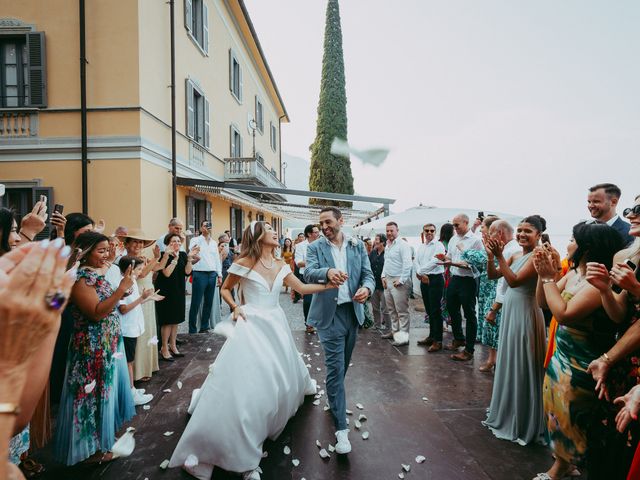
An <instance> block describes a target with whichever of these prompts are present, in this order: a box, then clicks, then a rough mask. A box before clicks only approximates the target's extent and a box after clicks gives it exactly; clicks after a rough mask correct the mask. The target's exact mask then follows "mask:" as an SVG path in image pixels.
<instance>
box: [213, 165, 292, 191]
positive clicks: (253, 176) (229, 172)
mask: <svg viewBox="0 0 640 480" xmlns="http://www.w3.org/2000/svg"><path fill="white" fill-rule="evenodd" d="M224 161H225V168H224V179H225V181H230V182H239V183H251V184H257V185H263V186H265V187H270V188H285V185H284V184H283V183H282V182H281V181H280V180H278V177H276V176H275V175H274V174H273V173H272V172H271V171H270V170H269V169H268V168H267V167H265V166H264V165H263V164H262V162H259V161H257V160H256V159H255V158H225V159H224Z"/></svg>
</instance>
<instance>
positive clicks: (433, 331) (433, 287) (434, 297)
mask: <svg viewBox="0 0 640 480" xmlns="http://www.w3.org/2000/svg"><path fill="white" fill-rule="evenodd" d="M428 277H429V283H422V282H420V293H421V294H422V303H424V309H425V311H426V312H427V314H428V315H429V338H431V339H433V340H434V341H435V342H442V295H443V293H444V276H443V275H442V274H437V275H428Z"/></svg>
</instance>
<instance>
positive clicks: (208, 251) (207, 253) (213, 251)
mask: <svg viewBox="0 0 640 480" xmlns="http://www.w3.org/2000/svg"><path fill="white" fill-rule="evenodd" d="M196 245H197V246H199V247H200V252H199V253H198V256H199V257H200V260H199V261H198V263H196V264H195V265H193V271H195V272H218V274H219V275H221V274H222V262H221V261H220V253H218V242H216V241H215V240H214V239H213V238H211V237H209V241H208V242H207V240H206V239H205V237H204V235H198V236H197V237H193V238H192V239H191V242H189V250H192V249H193V247H195V246H196Z"/></svg>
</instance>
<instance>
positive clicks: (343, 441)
mask: <svg viewBox="0 0 640 480" xmlns="http://www.w3.org/2000/svg"><path fill="white" fill-rule="evenodd" d="M336 439H337V440H338V441H337V442H336V452H338V453H339V454H340V455H344V454H345V453H349V452H350V451H351V442H349V429H348V428H347V429H345V430H338V431H337V432H336Z"/></svg>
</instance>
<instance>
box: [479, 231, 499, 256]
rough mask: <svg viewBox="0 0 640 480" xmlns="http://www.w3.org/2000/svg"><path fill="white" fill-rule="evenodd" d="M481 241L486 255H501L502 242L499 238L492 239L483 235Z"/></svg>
mask: <svg viewBox="0 0 640 480" xmlns="http://www.w3.org/2000/svg"><path fill="white" fill-rule="evenodd" d="M482 243H484V248H485V250H486V251H487V255H491V256H495V257H501V256H502V251H503V250H504V243H502V242H501V241H500V240H496V239H493V238H491V237H489V236H486V237H483V239H482Z"/></svg>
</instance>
